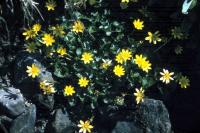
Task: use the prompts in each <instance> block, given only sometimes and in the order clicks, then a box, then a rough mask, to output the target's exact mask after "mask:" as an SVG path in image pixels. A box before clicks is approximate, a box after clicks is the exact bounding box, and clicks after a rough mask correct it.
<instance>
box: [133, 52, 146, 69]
mask: <svg viewBox="0 0 200 133" xmlns="http://www.w3.org/2000/svg"><path fill="white" fill-rule="evenodd" d="M145 61H146V57H143V55H142V54H140V55H138V54H136V55H135V58H134V62H135V64H137V65H138V67H141V66H142V64H143V62H145Z"/></svg>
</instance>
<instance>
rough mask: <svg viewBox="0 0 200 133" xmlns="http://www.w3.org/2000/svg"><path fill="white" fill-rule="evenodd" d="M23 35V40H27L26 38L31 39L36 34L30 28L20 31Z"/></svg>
mask: <svg viewBox="0 0 200 133" xmlns="http://www.w3.org/2000/svg"><path fill="white" fill-rule="evenodd" d="M22 35H23V36H25V40H28V39H32V38H34V37H35V36H36V33H35V32H34V31H33V30H32V29H30V28H29V29H26V31H24V32H23V33H22Z"/></svg>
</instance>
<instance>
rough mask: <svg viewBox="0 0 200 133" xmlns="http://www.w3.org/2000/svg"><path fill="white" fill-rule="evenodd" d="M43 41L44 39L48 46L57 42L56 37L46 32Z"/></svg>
mask: <svg viewBox="0 0 200 133" xmlns="http://www.w3.org/2000/svg"><path fill="white" fill-rule="evenodd" d="M42 41H43V42H42V43H43V44H45V45H46V46H47V47H48V46H52V44H53V43H54V42H55V39H54V37H53V36H52V35H50V34H44V36H43V38H42Z"/></svg>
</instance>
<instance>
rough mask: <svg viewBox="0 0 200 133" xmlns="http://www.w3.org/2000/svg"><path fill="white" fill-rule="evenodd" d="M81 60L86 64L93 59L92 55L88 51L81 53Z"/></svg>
mask: <svg viewBox="0 0 200 133" xmlns="http://www.w3.org/2000/svg"><path fill="white" fill-rule="evenodd" d="M81 60H82V61H83V62H84V64H88V63H90V62H91V61H93V55H92V54H91V53H89V52H84V53H83V54H82V57H81Z"/></svg>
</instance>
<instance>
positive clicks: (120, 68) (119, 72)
mask: <svg viewBox="0 0 200 133" xmlns="http://www.w3.org/2000/svg"><path fill="white" fill-rule="evenodd" d="M113 72H114V73H115V75H117V76H118V77H121V76H123V75H124V74H125V70H124V67H123V66H121V65H117V66H115V67H114V69H113Z"/></svg>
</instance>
